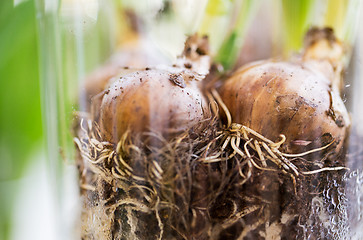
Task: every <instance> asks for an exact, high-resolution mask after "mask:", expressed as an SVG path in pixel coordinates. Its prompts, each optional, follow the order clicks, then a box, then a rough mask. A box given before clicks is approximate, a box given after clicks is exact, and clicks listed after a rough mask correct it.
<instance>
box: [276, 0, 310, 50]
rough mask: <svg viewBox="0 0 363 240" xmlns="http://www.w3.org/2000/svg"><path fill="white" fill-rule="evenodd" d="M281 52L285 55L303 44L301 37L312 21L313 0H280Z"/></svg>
mask: <svg viewBox="0 0 363 240" xmlns="http://www.w3.org/2000/svg"><path fill="white" fill-rule="evenodd" d="M281 4H282V20H283V24H282V27H283V29H284V31H283V32H284V34H283V43H284V44H283V53H284V56H285V57H287V56H289V55H290V54H291V52H296V51H298V50H299V49H301V48H302V46H303V38H304V35H305V33H306V31H307V30H308V28H309V27H310V25H311V23H312V17H313V15H314V11H315V10H316V8H315V7H316V6H317V5H316V1H315V0H281Z"/></svg>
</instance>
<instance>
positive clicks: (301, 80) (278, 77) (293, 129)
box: [220, 29, 350, 152]
mask: <svg viewBox="0 0 363 240" xmlns="http://www.w3.org/2000/svg"><path fill="white" fill-rule="evenodd" d="M324 30H326V29H323V30H322V31H324ZM311 32H312V31H311ZM311 32H310V34H311ZM317 32H319V31H316V30H315V33H314V34H315V36H316V34H317ZM319 34H320V35H319V39H315V41H312V40H311V38H309V39H310V43H311V44H310V45H309V46H308V48H307V49H308V50H306V51H305V53H306V54H305V55H304V58H303V59H302V60H298V61H290V62H274V61H262V62H255V63H252V64H249V65H247V66H244V67H242V68H240V69H239V70H238V71H236V72H235V73H234V74H233V75H232V77H230V78H229V79H228V80H227V81H226V82H225V84H224V85H223V86H222V87H221V89H220V93H221V97H222V100H223V101H224V103H225V104H226V106H227V108H228V109H229V111H230V113H231V116H232V120H233V122H237V123H240V124H243V125H245V126H247V127H249V128H251V129H253V130H255V131H257V132H259V133H260V134H262V135H263V136H265V137H267V138H269V139H271V140H272V141H278V140H279V135H280V134H284V135H285V137H286V142H285V145H284V146H285V148H286V151H287V152H296V151H300V150H302V149H304V147H306V146H307V145H310V144H311V143H313V144H312V145H310V146H314V147H321V146H323V145H324V144H327V141H326V139H325V138H326V137H327V136H328V139H330V140H331V138H332V139H333V140H334V141H335V142H336V143H337V144H338V145H337V150H339V149H340V148H341V146H342V144H343V140H344V139H345V137H346V134H347V128H348V127H349V126H350V119H349V115H348V112H347V110H346V108H345V106H344V103H343V101H342V99H341V98H340V96H339V95H340V94H339V85H340V84H341V82H342V79H341V70H342V69H341V68H339V67H338V66H339V64H333V63H335V62H336V60H337V59H336V58H337V56H336V55H337V54H326V52H327V51H332V50H334V53H336V52H338V53H340V54H341V53H342V52H339V51H336V45H334V44H330V43H327V41H328V40H326V39H325V38H322V36H321V35H322V34H321V32H319ZM328 34H331V33H328ZM308 35H309V34H308ZM323 35H324V34H323ZM329 41H331V37H330V39H329ZM322 42H323V43H324V44H322ZM322 46H323V47H322ZM313 53H314V54H313ZM332 56H333V57H334V59H332V58H331V57H332Z"/></svg>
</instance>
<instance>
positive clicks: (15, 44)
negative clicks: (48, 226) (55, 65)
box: [0, 0, 42, 240]
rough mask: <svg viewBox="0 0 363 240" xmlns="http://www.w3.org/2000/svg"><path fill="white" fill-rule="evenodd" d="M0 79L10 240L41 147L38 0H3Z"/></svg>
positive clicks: (1, 197)
mask: <svg viewBox="0 0 363 240" xmlns="http://www.w3.org/2000/svg"><path fill="white" fill-rule="evenodd" d="M0 80H1V81H0V89H1V94H0V153H1V158H0V239H2V240H7V239H9V238H10V234H11V233H10V232H11V229H12V222H13V219H12V212H13V211H14V207H15V206H13V205H14V204H13V202H14V201H15V199H16V195H17V194H18V190H19V179H20V178H21V177H22V176H23V174H24V172H25V170H26V168H27V167H28V166H29V165H30V162H31V161H32V160H30V159H35V158H34V157H32V156H34V155H35V154H36V152H37V151H42V123H41V107H40V89H39V79H38V49H37V32H36V16H35V3H34V0H27V1H21V2H20V1H15V0H14V1H13V0H1V1H0ZM34 187H35V188H36V186H34Z"/></svg>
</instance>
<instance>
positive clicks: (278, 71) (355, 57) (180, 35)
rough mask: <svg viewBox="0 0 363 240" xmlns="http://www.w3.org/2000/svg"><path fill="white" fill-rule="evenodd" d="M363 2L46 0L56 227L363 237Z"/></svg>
mask: <svg viewBox="0 0 363 240" xmlns="http://www.w3.org/2000/svg"><path fill="white" fill-rule="evenodd" d="M362 7H363V6H362V4H361V3H360V1H354V0H350V1H335V0H330V1H300V0H299V1H285V0H275V1H264V0H259V1H252V0H240V1H238V0H234V1H230V0H226V1H224V0H218V1H216V0H209V1H208V0H201V1H191V0H190V1H189V0H143V1H131V0H104V1H98V0H88V1H82V0H63V1H60V0H59V1H55V0H53V1H51V0H38V6H37V9H38V10H37V14H38V15H37V16H38V23H39V24H38V30H39V43H40V49H41V54H40V55H41V63H42V69H41V73H42V74H41V75H42V88H43V89H42V92H43V113H44V114H43V115H44V120H45V127H46V132H47V139H48V140H47V142H48V153H49V154H48V157H49V163H50V164H49V166H50V168H49V171H50V172H51V173H52V175H53V176H54V178H53V179H54V199H55V201H57V203H58V205H57V206H58V215H59V216H58V217H57V219H58V220H59V221H58V225H59V239H359V238H360V236H361V234H362V232H361V229H362V227H363V226H362V225H363V224H362V223H363V220H362V213H363V212H362V208H363V206H362V204H361V200H362V197H363V190H362V186H363V185H362V176H363V175H362V169H363V166H362V160H363V159H362V158H363V132H362V131H363V129H362V126H361V125H360V123H361V122H362V120H363V115H362V114H363V111H362V110H361V105H362V104H363V98H362V95H363V94H362V93H363V89H362V83H361V77H362V71H361V69H362V68H363V62H362V57H363V51H362V49H363V45H362V42H363V35H362V34H361V33H360V31H359V30H360V26H359V21H361V19H362V17H361V15H360V11H361V9H362Z"/></svg>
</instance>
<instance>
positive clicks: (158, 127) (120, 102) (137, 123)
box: [99, 69, 210, 143]
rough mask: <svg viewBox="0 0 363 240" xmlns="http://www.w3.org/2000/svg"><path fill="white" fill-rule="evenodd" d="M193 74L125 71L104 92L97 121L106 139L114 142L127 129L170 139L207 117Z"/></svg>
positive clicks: (135, 132) (207, 111) (166, 71)
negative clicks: (153, 133)
mask: <svg viewBox="0 0 363 240" xmlns="http://www.w3.org/2000/svg"><path fill="white" fill-rule="evenodd" d="M199 84H200V82H199V81H198V80H196V79H195V78H194V75H193V73H190V72H189V73H186V72H185V71H174V72H172V71H168V70H159V69H147V70H143V71H137V72H134V73H131V74H128V75H126V76H124V77H122V78H120V79H119V80H117V81H115V82H114V83H113V84H112V85H111V87H110V88H109V89H108V90H106V91H105V93H104V96H103V99H102V103H101V108H100V118H99V124H100V127H101V131H102V133H103V135H104V137H105V139H106V140H107V141H110V142H113V143H117V142H118V141H119V139H120V138H121V136H122V135H123V134H124V133H125V132H126V131H127V130H130V133H131V134H137V133H142V132H149V131H152V132H156V133H160V134H161V135H162V136H163V137H164V138H165V139H169V138H170V137H172V136H174V135H175V134H176V133H180V132H182V131H186V130H188V129H189V128H191V127H194V126H195V125H197V124H199V123H200V122H201V121H202V120H204V119H206V118H207V117H209V116H210V112H209V108H208V104H207V102H206V100H205V98H204V97H203V95H202V93H201V91H200V89H199V87H198V85H199Z"/></svg>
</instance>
